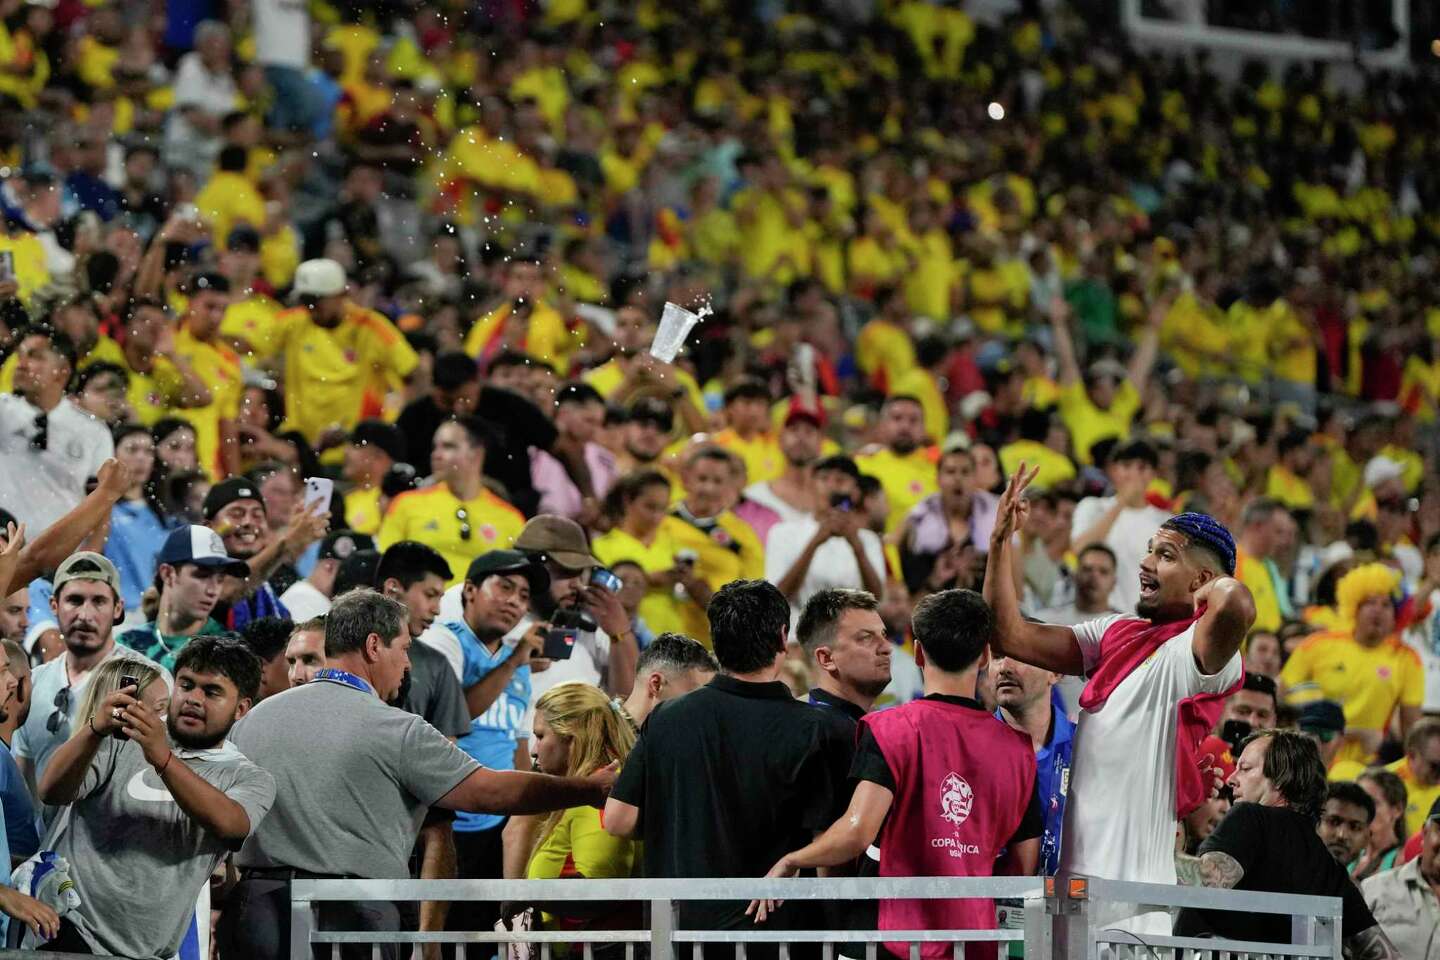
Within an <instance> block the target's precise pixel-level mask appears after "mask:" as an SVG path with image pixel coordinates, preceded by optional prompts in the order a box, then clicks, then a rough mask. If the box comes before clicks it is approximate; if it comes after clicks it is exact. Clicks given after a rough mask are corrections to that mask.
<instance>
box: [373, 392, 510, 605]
mask: <svg viewBox="0 0 1440 960" xmlns="http://www.w3.org/2000/svg"><path fill="white" fill-rule="evenodd" d="M489 432H490V431H489V428H488V427H486V426H485V425H484V424H483V423H482V422H481V421H479V420H477V419H476V418H474V417H468V416H457V417H455V418H454V419H452V420H448V421H446V422H445V423H443V424H441V425H440V429H438V430H436V431H435V444H434V447H433V449H432V450H431V453H430V471H431V479H432V480H433V481H434V482H433V483H431V485H430V486H427V487H423V488H421V489H419V490H412V491H410V492H409V493H402V494H401V495H400V496H398V497H396V498H395V499H394V500H392V501H391V502H390V508H389V510H388V511H386V514H385V519H384V520H383V521H381V523H380V535H379V536H378V537H377V540H378V542H379V545H380V549H381V550H382V551H383V550H388V549H389V548H390V547H391V546H392V545H394V544H396V543H399V542H400V541H401V540H414V541H416V542H418V543H423V544H425V545H426V546H427V547H433V548H435V549H436V550H438V551H440V555H441V556H443V557H444V558H445V562H446V563H447V564H449V565H450V570H451V572H452V573H453V574H454V576H455V577H457V578H458V577H459V576H460V574H461V572H463V571H464V570H467V569H468V568H469V566H470V561H471V560H474V559H475V558H476V557H478V556H480V555H482V554H484V553H486V552H488V551H490V550H500V549H504V548H506V547H509V546H510V545H512V544H513V543H514V542H515V538H516V537H517V536H519V535H520V529H521V527H523V526H524V525H525V518H524V516H523V515H522V514H521V513H520V511H519V510H516V509H515V508H514V507H513V506H511V505H510V504H508V503H506V502H505V501H504V500H502V499H500V497H498V496H496V495H495V494H494V493H491V492H490V490H489V489H488V488H487V487H486V486H485V483H484V480H483V475H484V473H485V448H486V444H487V443H488V442H489Z"/></svg>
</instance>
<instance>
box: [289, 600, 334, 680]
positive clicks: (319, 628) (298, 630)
mask: <svg viewBox="0 0 1440 960" xmlns="http://www.w3.org/2000/svg"><path fill="white" fill-rule="evenodd" d="M285 664H286V666H287V667H288V668H289V678H290V686H292V687H298V686H300V685H301V684H306V683H309V682H310V681H311V680H314V679H315V674H316V673H318V672H319V671H321V670H323V669H325V618H324V617H316V618H314V619H313V620H306V621H305V622H303V623H297V624H295V626H294V628H293V629H292V630H291V631H290V639H289V640H288V641H287V642H286V644H285Z"/></svg>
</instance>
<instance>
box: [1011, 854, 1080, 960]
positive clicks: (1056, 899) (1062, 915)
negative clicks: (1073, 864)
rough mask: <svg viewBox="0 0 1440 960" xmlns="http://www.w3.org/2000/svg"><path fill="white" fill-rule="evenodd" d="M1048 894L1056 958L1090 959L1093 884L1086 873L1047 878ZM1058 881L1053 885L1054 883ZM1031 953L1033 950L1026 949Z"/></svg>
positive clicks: (1070, 959) (1052, 943)
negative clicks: (1089, 884) (1090, 900)
mask: <svg viewBox="0 0 1440 960" xmlns="http://www.w3.org/2000/svg"><path fill="white" fill-rule="evenodd" d="M1045 882H1046V893H1047V894H1050V896H1049V897H1047V900H1048V902H1049V903H1050V904H1051V909H1053V910H1054V911H1055V914H1054V916H1053V917H1052V918H1051V919H1052V920H1053V922H1054V926H1053V928H1052V929H1053V931H1054V934H1053V939H1052V941H1051V946H1052V947H1053V949H1054V953H1053V956H1054V957H1055V960H1089V958H1090V910H1089V906H1090V904H1089V901H1088V897H1089V886H1088V885H1087V884H1086V882H1085V878H1084V877H1071V876H1066V875H1064V874H1062V875H1060V876H1058V877H1053V878H1050V879H1048V880H1046V881H1045ZM1051 884H1054V886H1053V887H1051V886H1050V885H1051ZM1026 957H1027V958H1028V957H1029V953H1028V952H1027V953H1026Z"/></svg>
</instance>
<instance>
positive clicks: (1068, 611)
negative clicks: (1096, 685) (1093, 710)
mask: <svg viewBox="0 0 1440 960" xmlns="http://www.w3.org/2000/svg"><path fill="white" fill-rule="evenodd" d="M1112 613H1113V614H1119V613H1120V611H1119V610H1113V609H1112V610H1106V611H1105V612H1104V613H1081V612H1080V611H1079V610H1077V609H1076V608H1075V604H1074V603H1073V602H1071V603H1067V604H1064V605H1063V606H1058V607H1047V608H1046V609H1044V610H1041V611H1040V612H1039V613H1037V614H1035V619H1036V620H1039V621H1040V622H1041V623H1058V624H1059V625H1060V626H1062V627H1073V626H1075V625H1076V624H1077V623H1084V622H1085V621H1086V620H1094V619H1096V618H1097V617H1103V616H1105V615H1106V614H1112ZM1056 686H1058V687H1059V688H1060V696H1061V698H1062V699H1064V701H1065V714H1066V716H1068V717H1069V718H1070V719H1071V720H1074V719H1075V718H1076V717H1078V716H1080V694H1082V693H1084V692H1085V678H1084V677H1070V676H1064V677H1061V678H1060V682H1059V683H1058V684H1056Z"/></svg>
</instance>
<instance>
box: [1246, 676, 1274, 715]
mask: <svg viewBox="0 0 1440 960" xmlns="http://www.w3.org/2000/svg"><path fill="white" fill-rule="evenodd" d="M1240 689H1241V690H1249V691H1252V692H1253V693H1260V694H1264V695H1265V696H1267V697H1269V698H1270V700H1271V702H1272V703H1273V704H1274V705H1275V708H1276V709H1277V710H1278V709H1279V708H1280V692H1279V690H1278V689H1277V688H1276V686H1275V681H1274V680H1273V679H1271V678H1270V677H1267V676H1265V674H1263V673H1255V672H1254V671H1252V670H1246V671H1245V679H1244V680H1243V681H1242V682H1241V684H1240Z"/></svg>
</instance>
